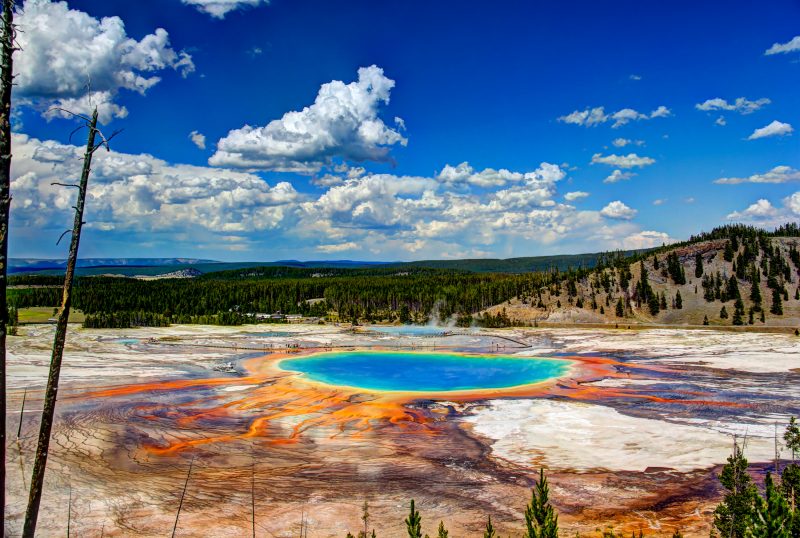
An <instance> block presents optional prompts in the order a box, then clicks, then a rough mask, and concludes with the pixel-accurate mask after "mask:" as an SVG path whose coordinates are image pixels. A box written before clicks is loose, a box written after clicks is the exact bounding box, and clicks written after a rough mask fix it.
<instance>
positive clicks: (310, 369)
mask: <svg viewBox="0 0 800 538" xmlns="http://www.w3.org/2000/svg"><path fill="white" fill-rule="evenodd" d="M570 364H571V363H570V362H569V361H566V360H559V359H542V358H534V357H508V356H499V355H459V354H456V353H428V352H425V353H411V352H402V351H343V352H332V353H320V354H316V355H309V356H308V357H299V358H296V359H286V360H283V361H281V363H280V367H281V368H282V369H284V370H289V371H294V372H302V373H303V374H305V375H306V377H308V378H310V379H312V380H314V381H319V382H322V383H327V384H329V385H339V386H349V387H359V388H363V389H370V390H386V391H423V392H445V391H452V390H474V389H499V388H506V387H514V386H517V385H527V384H529V383H536V382H539V381H545V380H547V379H551V378H554V377H558V376H560V375H563V374H564V373H566V371H567V369H568V368H569V365H570Z"/></svg>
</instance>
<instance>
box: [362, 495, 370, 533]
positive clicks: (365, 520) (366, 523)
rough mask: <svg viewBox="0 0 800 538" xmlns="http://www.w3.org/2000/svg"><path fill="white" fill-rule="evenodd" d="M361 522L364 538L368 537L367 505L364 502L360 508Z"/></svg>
mask: <svg viewBox="0 0 800 538" xmlns="http://www.w3.org/2000/svg"><path fill="white" fill-rule="evenodd" d="M361 521H363V522H364V538H367V537H368V536H369V532H368V527H369V504H368V503H367V501H364V506H362V507H361Z"/></svg>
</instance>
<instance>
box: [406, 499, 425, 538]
mask: <svg viewBox="0 0 800 538" xmlns="http://www.w3.org/2000/svg"><path fill="white" fill-rule="evenodd" d="M405 523H406V531H407V532H408V538H422V518H421V517H420V515H419V511H418V510H416V509H415V508H414V499H411V509H410V510H409V513H408V517H407V518H406V519H405Z"/></svg>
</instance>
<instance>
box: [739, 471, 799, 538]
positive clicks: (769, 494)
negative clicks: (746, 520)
mask: <svg viewBox="0 0 800 538" xmlns="http://www.w3.org/2000/svg"><path fill="white" fill-rule="evenodd" d="M764 483H765V485H766V491H765V492H764V498H761V497H758V496H756V500H755V510H754V511H753V515H752V516H751V519H750V526H749V528H748V529H747V531H748V536H754V537H755V536H758V537H762V536H763V537H764V538H791V536H792V519H794V518H793V516H792V509H791V508H789V503H787V502H786V498H785V497H784V496H783V494H782V493H781V491H780V490H779V489H778V488H777V487H775V483H774V482H773V481H772V474H771V473H769V472H768V473H767V478H766V480H765V481H764Z"/></svg>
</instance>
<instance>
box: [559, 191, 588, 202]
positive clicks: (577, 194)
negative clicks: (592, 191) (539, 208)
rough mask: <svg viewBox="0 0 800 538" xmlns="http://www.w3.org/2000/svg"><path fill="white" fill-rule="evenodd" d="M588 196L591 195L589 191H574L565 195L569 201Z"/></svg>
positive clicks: (565, 198)
mask: <svg viewBox="0 0 800 538" xmlns="http://www.w3.org/2000/svg"><path fill="white" fill-rule="evenodd" d="M587 196H589V193H588V192H585V191H572V192H568V193H566V194H565V195H564V200H566V201H567V202H574V201H575V200H580V199H581V198H586V197H587Z"/></svg>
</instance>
